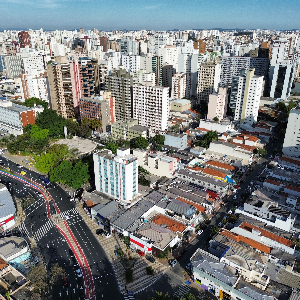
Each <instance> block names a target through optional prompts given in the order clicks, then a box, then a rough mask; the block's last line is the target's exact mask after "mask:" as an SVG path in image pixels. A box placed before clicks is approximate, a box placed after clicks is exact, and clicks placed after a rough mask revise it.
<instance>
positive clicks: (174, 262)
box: [169, 259, 178, 268]
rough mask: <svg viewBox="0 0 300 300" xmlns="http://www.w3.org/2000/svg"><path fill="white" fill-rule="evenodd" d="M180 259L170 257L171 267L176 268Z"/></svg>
mask: <svg viewBox="0 0 300 300" xmlns="http://www.w3.org/2000/svg"><path fill="white" fill-rule="evenodd" d="M177 263H178V261H177V260H176V259H170V260H169V265H170V267H172V268H174V267H175V266H176V265H177Z"/></svg>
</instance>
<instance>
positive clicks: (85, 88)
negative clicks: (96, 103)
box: [70, 56, 95, 107]
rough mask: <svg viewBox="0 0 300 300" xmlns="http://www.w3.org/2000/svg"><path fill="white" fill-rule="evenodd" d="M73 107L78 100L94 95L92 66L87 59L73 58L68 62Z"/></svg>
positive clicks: (76, 104)
mask: <svg viewBox="0 0 300 300" xmlns="http://www.w3.org/2000/svg"><path fill="white" fill-rule="evenodd" d="M70 73H71V80H72V91H73V101H74V106H75V107H77V106H78V103H79V99H80V98H83V97H85V98H89V97H91V96H93V95H94V93H95V91H94V82H95V81H94V66H93V64H92V61H91V59H89V58H88V57H78V56H74V57H73V58H72V60H71V62H70Z"/></svg>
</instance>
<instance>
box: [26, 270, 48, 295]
mask: <svg viewBox="0 0 300 300" xmlns="http://www.w3.org/2000/svg"><path fill="white" fill-rule="evenodd" d="M27 278H28V280H30V281H31V282H32V285H33V288H34V291H35V292H38V293H39V294H41V295H42V296H44V295H45V294H46V293H47V291H48V289H49V285H48V276H47V270H46V268H45V266H44V265H39V266H36V267H34V268H32V269H31V270H30V271H29V273H28V275H27Z"/></svg>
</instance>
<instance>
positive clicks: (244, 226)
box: [239, 222, 295, 248]
mask: <svg viewBox="0 0 300 300" xmlns="http://www.w3.org/2000/svg"><path fill="white" fill-rule="evenodd" d="M239 227H240V228H242V229H244V230H247V231H250V232H252V229H255V230H257V231H260V233H261V235H262V236H264V237H267V238H269V239H271V240H273V241H276V242H278V243H280V244H283V245H285V246H288V247H290V248H294V246H295V243H294V242H292V241H290V240H288V239H286V238H283V237H281V236H279V235H277V234H274V233H272V232H270V231H267V230H265V229H262V228H259V227H256V226H254V225H252V224H249V223H246V222H243V223H242V224H241V225H240V226H239Z"/></svg>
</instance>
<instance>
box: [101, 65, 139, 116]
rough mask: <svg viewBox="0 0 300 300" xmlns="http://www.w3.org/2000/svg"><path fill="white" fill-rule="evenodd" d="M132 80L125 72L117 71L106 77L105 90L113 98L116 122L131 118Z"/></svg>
mask: <svg viewBox="0 0 300 300" xmlns="http://www.w3.org/2000/svg"><path fill="white" fill-rule="evenodd" d="M132 85H133V78H132V76H131V75H130V73H128V72H126V71H125V70H117V71H115V72H112V73H111V74H110V75H108V76H106V79H105V89H106V91H108V92H111V96H112V97H114V98H115V115H116V121H121V120H122V121H126V120H128V119H130V118H132Z"/></svg>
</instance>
